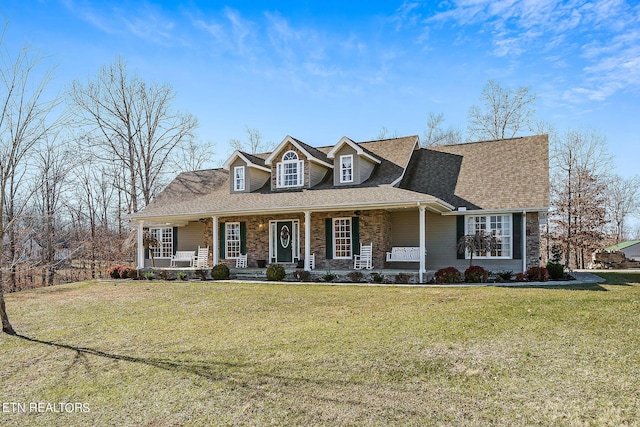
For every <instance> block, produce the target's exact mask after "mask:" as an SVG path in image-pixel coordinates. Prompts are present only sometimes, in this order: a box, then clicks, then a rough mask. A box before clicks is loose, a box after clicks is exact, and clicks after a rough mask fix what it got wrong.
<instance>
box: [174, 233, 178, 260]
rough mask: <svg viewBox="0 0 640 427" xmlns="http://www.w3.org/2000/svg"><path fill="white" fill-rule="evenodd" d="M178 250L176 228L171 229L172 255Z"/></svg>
mask: <svg viewBox="0 0 640 427" xmlns="http://www.w3.org/2000/svg"><path fill="white" fill-rule="evenodd" d="M177 250H178V227H173V253H174V254H175V253H176V251H177Z"/></svg>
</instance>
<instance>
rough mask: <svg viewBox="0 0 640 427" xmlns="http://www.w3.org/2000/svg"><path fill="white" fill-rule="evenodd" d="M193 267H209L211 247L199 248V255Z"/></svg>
mask: <svg viewBox="0 0 640 427" xmlns="http://www.w3.org/2000/svg"><path fill="white" fill-rule="evenodd" d="M193 266H194V267H196V268H207V267H209V246H207V247H206V248H201V247H200V246H198V254H197V255H196V257H195V260H194V262H193Z"/></svg>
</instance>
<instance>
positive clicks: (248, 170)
mask: <svg viewBox="0 0 640 427" xmlns="http://www.w3.org/2000/svg"><path fill="white" fill-rule="evenodd" d="M223 167H224V168H225V169H227V170H228V171H229V176H230V179H229V191H230V192H231V193H250V192H252V191H256V190H258V189H259V188H262V186H264V185H265V184H266V183H267V181H268V180H269V177H270V176H271V169H269V168H268V167H266V166H265V164H264V159H261V158H260V157H257V156H254V155H252V154H248V153H245V152H242V151H238V150H236V151H235V152H234V153H233V154H232V155H231V157H229V159H228V160H227V161H226V162H225V163H224V165H223Z"/></svg>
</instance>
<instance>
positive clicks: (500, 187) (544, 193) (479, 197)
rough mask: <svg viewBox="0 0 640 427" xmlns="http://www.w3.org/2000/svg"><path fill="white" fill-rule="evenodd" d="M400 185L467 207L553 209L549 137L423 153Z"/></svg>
mask: <svg viewBox="0 0 640 427" xmlns="http://www.w3.org/2000/svg"><path fill="white" fill-rule="evenodd" d="M401 186H402V187H403V188H407V189H410V190H412V191H418V192H421V193H427V194H432V195H434V196H436V197H439V198H441V199H442V200H444V201H446V202H448V203H450V204H452V205H453V206H456V207H458V206H464V207H467V208H468V209H486V210H490V209H492V210H497V209H513V208H523V209H524V208H545V207H548V206H549V144H548V137H547V135H538V136H529V137H522V138H511V139H502V140H497V141H483V142H475V143H467V144H455V145H441V146H436V147H432V148H429V149H421V150H420V153H419V154H418V155H417V156H414V157H413V158H412V160H411V164H410V165H409V167H408V168H407V172H406V174H405V178H404V179H403V182H402V184H401Z"/></svg>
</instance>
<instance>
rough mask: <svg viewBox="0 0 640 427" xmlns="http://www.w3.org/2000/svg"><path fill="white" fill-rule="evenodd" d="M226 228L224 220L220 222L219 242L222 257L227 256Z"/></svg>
mask: <svg viewBox="0 0 640 427" xmlns="http://www.w3.org/2000/svg"><path fill="white" fill-rule="evenodd" d="M225 234H226V228H225V226H224V222H221V223H219V224H218V244H219V249H220V259H224V258H225V249H226V248H225V244H224V243H225V240H226V236H225Z"/></svg>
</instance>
